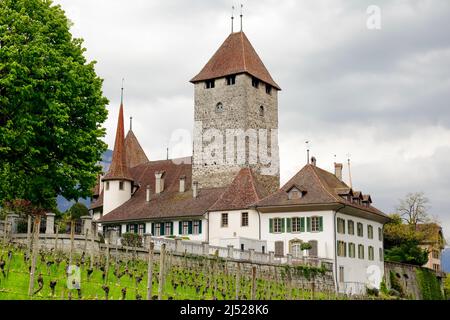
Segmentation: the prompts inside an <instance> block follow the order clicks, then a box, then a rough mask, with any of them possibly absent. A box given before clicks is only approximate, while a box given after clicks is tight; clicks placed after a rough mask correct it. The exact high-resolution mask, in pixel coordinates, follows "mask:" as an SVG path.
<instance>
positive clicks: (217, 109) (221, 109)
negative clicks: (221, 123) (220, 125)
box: [216, 102, 223, 112]
mask: <svg viewBox="0 0 450 320" xmlns="http://www.w3.org/2000/svg"><path fill="white" fill-rule="evenodd" d="M216 112H223V104H222V102H219V103H218V104H216Z"/></svg>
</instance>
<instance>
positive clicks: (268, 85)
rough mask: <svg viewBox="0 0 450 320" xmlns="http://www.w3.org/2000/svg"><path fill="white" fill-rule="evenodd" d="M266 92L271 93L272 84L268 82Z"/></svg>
mask: <svg viewBox="0 0 450 320" xmlns="http://www.w3.org/2000/svg"><path fill="white" fill-rule="evenodd" d="M266 93H267V94H271V93H272V86H271V85H270V84H266Z"/></svg>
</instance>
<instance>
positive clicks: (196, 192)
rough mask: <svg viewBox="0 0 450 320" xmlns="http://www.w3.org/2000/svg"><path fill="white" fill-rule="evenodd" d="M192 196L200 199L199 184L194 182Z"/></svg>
mask: <svg viewBox="0 0 450 320" xmlns="http://www.w3.org/2000/svg"><path fill="white" fill-rule="evenodd" d="M192 196H193V197H194V198H197V197H198V182H197V181H194V182H193V183H192Z"/></svg>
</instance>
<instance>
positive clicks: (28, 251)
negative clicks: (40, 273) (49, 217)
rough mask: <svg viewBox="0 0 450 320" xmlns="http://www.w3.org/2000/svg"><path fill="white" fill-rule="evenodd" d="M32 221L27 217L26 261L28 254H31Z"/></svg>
mask: <svg viewBox="0 0 450 320" xmlns="http://www.w3.org/2000/svg"><path fill="white" fill-rule="evenodd" d="M32 223H33V221H32V219H31V215H28V224H27V244H28V248H27V259H29V258H30V252H31V243H32V239H33V237H32V236H31V227H32Z"/></svg>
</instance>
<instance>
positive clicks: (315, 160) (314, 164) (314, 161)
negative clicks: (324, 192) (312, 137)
mask: <svg viewBox="0 0 450 320" xmlns="http://www.w3.org/2000/svg"><path fill="white" fill-rule="evenodd" d="M311 164H312V165H313V166H314V167H315V166H316V165H317V159H316V157H311Z"/></svg>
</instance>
